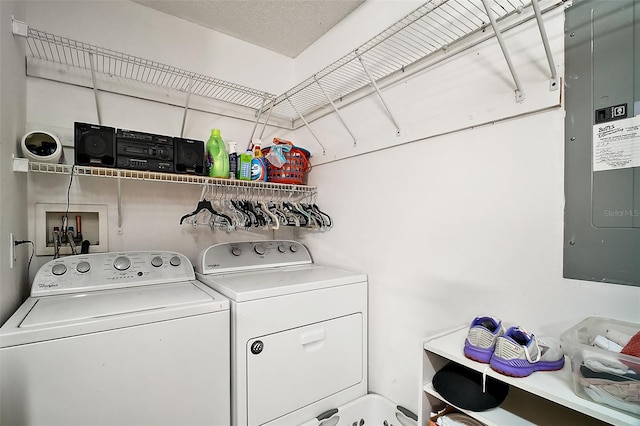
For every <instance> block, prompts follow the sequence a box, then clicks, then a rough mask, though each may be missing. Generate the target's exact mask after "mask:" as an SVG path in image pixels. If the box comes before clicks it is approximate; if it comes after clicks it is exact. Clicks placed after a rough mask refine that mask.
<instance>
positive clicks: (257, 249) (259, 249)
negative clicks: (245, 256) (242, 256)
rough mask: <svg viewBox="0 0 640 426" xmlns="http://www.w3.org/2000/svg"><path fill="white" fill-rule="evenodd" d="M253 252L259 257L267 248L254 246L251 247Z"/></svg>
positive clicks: (260, 245) (259, 245)
mask: <svg viewBox="0 0 640 426" xmlns="http://www.w3.org/2000/svg"><path fill="white" fill-rule="evenodd" d="M253 251H255V252H256V254H259V255H260V256H262V255H263V254H265V253H266V252H267V248H266V247H265V246H264V244H256V245H255V246H254V247H253Z"/></svg>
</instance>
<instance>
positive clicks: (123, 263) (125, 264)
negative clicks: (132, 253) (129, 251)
mask: <svg viewBox="0 0 640 426" xmlns="http://www.w3.org/2000/svg"><path fill="white" fill-rule="evenodd" d="M130 266H131V261H130V260H129V258H128V257H126V256H118V257H116V260H114V261H113V267H114V268H116V269H117V270H118V271H126V270H127V269H129V267H130Z"/></svg>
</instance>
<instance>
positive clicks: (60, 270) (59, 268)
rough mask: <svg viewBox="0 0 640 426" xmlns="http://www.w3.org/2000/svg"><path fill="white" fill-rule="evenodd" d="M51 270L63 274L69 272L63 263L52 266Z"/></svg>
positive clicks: (54, 273)
mask: <svg viewBox="0 0 640 426" xmlns="http://www.w3.org/2000/svg"><path fill="white" fill-rule="evenodd" d="M51 272H52V273H53V275H62V274H64V273H65V272H67V267H66V266H64V265H63V264H62V263H56V264H55V265H53V267H52V268H51Z"/></svg>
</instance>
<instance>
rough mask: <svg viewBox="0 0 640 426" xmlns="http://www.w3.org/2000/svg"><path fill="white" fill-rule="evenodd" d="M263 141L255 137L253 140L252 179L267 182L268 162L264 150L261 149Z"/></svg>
mask: <svg viewBox="0 0 640 426" xmlns="http://www.w3.org/2000/svg"><path fill="white" fill-rule="evenodd" d="M261 142H262V141H261V140H260V139H254V140H253V141H252V145H253V159H252V160H251V180H258V181H262V182H266V181H267V163H266V161H265V158H264V156H263V155H262V150H261V149H260V145H261Z"/></svg>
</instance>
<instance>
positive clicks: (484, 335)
mask: <svg viewBox="0 0 640 426" xmlns="http://www.w3.org/2000/svg"><path fill="white" fill-rule="evenodd" d="M503 334H504V328H503V327H502V321H499V320H496V319H495V318H492V317H477V318H475V319H474V320H473V321H472V322H471V326H469V332H468V333H467V338H466V339H465V341H464V355H465V356H466V357H467V358H471V359H473V360H475V361H479V362H484V363H485V364H488V363H489V361H490V360H491V356H492V355H493V350H494V349H495V346H496V340H497V338H498V337H499V336H502V335H503Z"/></svg>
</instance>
